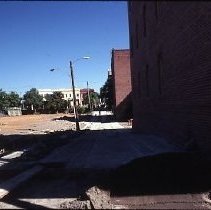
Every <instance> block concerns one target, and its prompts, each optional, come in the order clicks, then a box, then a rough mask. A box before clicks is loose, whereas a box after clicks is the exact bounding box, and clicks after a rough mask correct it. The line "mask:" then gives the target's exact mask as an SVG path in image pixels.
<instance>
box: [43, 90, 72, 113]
mask: <svg viewBox="0 0 211 210" xmlns="http://www.w3.org/2000/svg"><path fill="white" fill-rule="evenodd" d="M45 99H46V102H45V109H47V110H49V111H51V112H59V111H61V110H65V109H66V108H67V103H68V102H67V101H66V100H64V99H63V94H62V92H59V91H55V92H53V94H47V95H46V97H45Z"/></svg>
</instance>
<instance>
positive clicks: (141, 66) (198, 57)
mask: <svg viewBox="0 0 211 210" xmlns="http://www.w3.org/2000/svg"><path fill="white" fill-rule="evenodd" d="M210 11H211V3H210V2H206V1H205V2H204V1H202V2H195V1H181V2H179V1H178V2H176V1H175V2H169V1H128V16H129V34H130V50H131V74H132V92H133V129H134V130H135V131H138V132H142V133H148V134H154V135H157V136H161V137H163V138H165V139H166V140H168V141H169V142H171V143H175V144H177V145H180V146H184V148H195V149H196V148H198V149H199V150H201V151H209V152H210V151H211V127H210V125H211V21H210V18H211V16H210Z"/></svg>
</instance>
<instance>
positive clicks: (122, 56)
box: [111, 49, 132, 120]
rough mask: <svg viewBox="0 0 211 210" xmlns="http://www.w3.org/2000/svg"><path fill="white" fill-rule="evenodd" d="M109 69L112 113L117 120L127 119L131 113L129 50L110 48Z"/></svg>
mask: <svg viewBox="0 0 211 210" xmlns="http://www.w3.org/2000/svg"><path fill="white" fill-rule="evenodd" d="M111 71H112V78H113V104H114V114H115V116H116V118H117V119H118V120H124V119H128V118H130V117H131V115H132V99H131V71H130V50H128V49H118V50H117V49H112V57H111Z"/></svg>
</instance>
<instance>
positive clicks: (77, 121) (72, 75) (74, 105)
mask: <svg viewBox="0 0 211 210" xmlns="http://www.w3.org/2000/svg"><path fill="white" fill-rule="evenodd" d="M89 58H90V57H88V56H84V57H82V58H78V59H76V60H74V61H73V62H72V61H70V75H71V81H72V89H73V109H74V116H75V125H76V131H80V125H79V116H78V111H77V108H76V97H75V84H74V74H73V63H75V62H77V61H79V60H81V59H89Z"/></svg>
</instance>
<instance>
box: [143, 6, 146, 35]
mask: <svg viewBox="0 0 211 210" xmlns="http://www.w3.org/2000/svg"><path fill="white" fill-rule="evenodd" d="M143 34H144V37H146V35H147V31H146V5H145V4H144V6H143Z"/></svg>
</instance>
